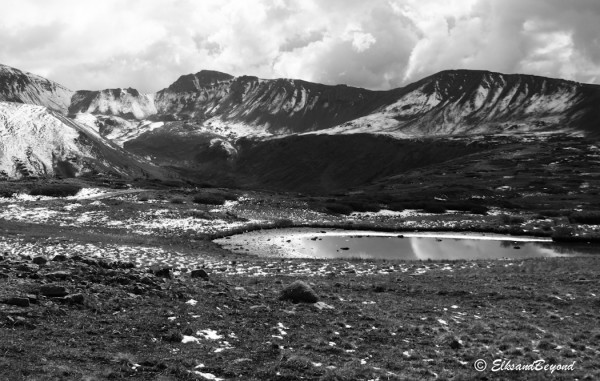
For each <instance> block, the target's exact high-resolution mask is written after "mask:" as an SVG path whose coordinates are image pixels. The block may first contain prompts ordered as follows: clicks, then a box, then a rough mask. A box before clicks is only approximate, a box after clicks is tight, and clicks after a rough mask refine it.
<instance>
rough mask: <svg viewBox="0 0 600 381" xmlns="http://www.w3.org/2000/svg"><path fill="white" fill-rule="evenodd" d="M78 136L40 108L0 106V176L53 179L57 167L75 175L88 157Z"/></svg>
mask: <svg viewBox="0 0 600 381" xmlns="http://www.w3.org/2000/svg"><path fill="white" fill-rule="evenodd" d="M79 138H80V134H79V132H78V131H77V130H76V129H75V128H73V127H72V126H69V125H67V124H65V123H63V122H62V121H61V120H60V119H59V118H57V117H56V116H55V115H54V114H52V113H51V112H49V111H48V109H47V108H45V107H42V106H33V105H26V104H20V103H13V102H0V173H1V174H2V175H3V176H4V177H9V178H20V177H27V176H53V175H55V174H56V168H57V167H58V166H68V167H69V168H70V169H71V170H73V171H75V172H80V171H81V170H82V169H83V167H84V162H83V160H82V159H83V158H85V157H89V156H92V154H91V152H90V149H89V147H87V146H85V145H83V144H81V143H80V141H79Z"/></svg>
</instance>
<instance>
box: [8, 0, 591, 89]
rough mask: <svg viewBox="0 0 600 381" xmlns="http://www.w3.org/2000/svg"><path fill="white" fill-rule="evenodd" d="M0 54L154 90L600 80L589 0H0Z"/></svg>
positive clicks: (93, 82)
mask: <svg viewBox="0 0 600 381" xmlns="http://www.w3.org/2000/svg"><path fill="white" fill-rule="evenodd" d="M0 9H2V17H1V21H0V63H3V64H6V65H9V66H14V67H17V68H19V69H22V70H26V71H30V72H33V73H36V74H39V75H42V76H45V77H47V78H50V79H52V80H54V81H57V82H59V83H61V84H63V85H65V86H67V87H69V88H71V89H74V90H79V89H90V90H92V89H102V88H114V87H134V88H137V89H139V90H140V91H143V92H154V91H157V90H160V89H161V88H164V87H166V86H168V85H169V84H170V83H172V82H174V81H175V80H176V79H177V78H178V77H179V76H180V75H182V74H188V73H195V72H198V71H200V70H201V69H213V70H219V71H223V72H227V73H230V74H233V75H243V74H246V75H256V76H259V77H262V78H279V77H290V78H300V79H304V80H308V81H315V82H321V83H327V84H339V83H345V84H348V85H353V86H360V87H366V88H370V89H389V88H394V87H399V86H403V85H405V84H407V83H410V82H413V81H415V80H418V79H420V78H422V77H424V76H427V75H429V74H433V73H435V72H438V71H440V70H444V69H458V68H466V69H485V70H492V71H499V72H504V73H527V74H536V75H543V76H550V77H559V78H566V79H572V80H576V81H580V82H588V83H600V0H568V1H567V0H369V1H366V0H101V1H88V0H0Z"/></svg>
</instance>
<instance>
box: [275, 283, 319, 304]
mask: <svg viewBox="0 0 600 381" xmlns="http://www.w3.org/2000/svg"><path fill="white" fill-rule="evenodd" d="M279 299H281V300H290V301H292V302H293V303H316V302H317V301H318V300H319V297H318V296H317V294H316V293H315V292H314V291H313V289H312V288H310V286H309V285H307V284H306V283H304V282H302V281H301V280H297V281H295V282H294V283H292V284H290V285H288V286H287V287H285V288H284V289H283V290H282V291H281V294H280V296H279Z"/></svg>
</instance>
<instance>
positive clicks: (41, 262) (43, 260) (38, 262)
mask: <svg viewBox="0 0 600 381" xmlns="http://www.w3.org/2000/svg"><path fill="white" fill-rule="evenodd" d="M32 262H33V263H35V264H36V265H45V264H46V263H48V260H47V259H46V258H44V257H35V258H33V260H32Z"/></svg>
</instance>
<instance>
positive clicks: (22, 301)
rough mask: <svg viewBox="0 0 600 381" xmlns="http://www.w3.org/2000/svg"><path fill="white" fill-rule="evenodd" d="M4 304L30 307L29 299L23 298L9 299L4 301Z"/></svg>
mask: <svg viewBox="0 0 600 381" xmlns="http://www.w3.org/2000/svg"><path fill="white" fill-rule="evenodd" d="M4 303H5V304H10V305H11V306H19V307H29V299H28V298H22V297H13V298H8V299H6V300H5V301H4Z"/></svg>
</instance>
